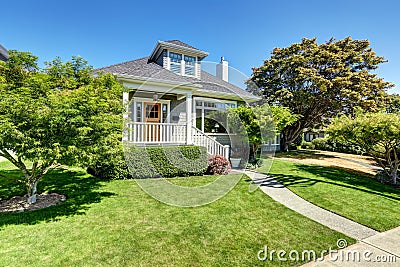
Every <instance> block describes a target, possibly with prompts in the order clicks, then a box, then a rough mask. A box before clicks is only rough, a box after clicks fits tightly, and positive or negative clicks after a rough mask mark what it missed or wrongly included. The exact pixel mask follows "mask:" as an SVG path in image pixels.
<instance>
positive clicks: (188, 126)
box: [186, 92, 193, 145]
mask: <svg viewBox="0 0 400 267" xmlns="http://www.w3.org/2000/svg"><path fill="white" fill-rule="evenodd" d="M192 102H193V97H192V93H191V92H190V93H187V94H186V144H188V145H191V144H193V141H192Z"/></svg>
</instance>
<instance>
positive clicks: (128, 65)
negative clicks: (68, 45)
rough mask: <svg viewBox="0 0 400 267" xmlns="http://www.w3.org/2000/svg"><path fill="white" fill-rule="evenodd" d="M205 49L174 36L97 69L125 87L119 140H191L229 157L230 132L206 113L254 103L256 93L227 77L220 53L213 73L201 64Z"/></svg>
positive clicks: (143, 142)
mask: <svg viewBox="0 0 400 267" xmlns="http://www.w3.org/2000/svg"><path fill="white" fill-rule="evenodd" d="M207 56H208V53H207V52H205V51H202V50H199V49H197V48H195V47H193V46H190V45H188V44H185V43H183V42H181V41H179V40H171V41H158V42H157V44H156V46H155V48H154V49H153V51H152V53H151V55H150V56H149V57H144V58H140V59H137V60H132V61H128V62H124V63H120V64H115V65H112V66H108V67H104V68H100V69H98V71H100V72H107V73H111V74H113V75H114V76H116V78H117V79H118V80H119V81H121V82H122V83H123V85H124V86H125V87H127V88H129V92H125V93H124V96H123V101H124V103H129V106H128V110H127V114H126V115H125V118H127V119H128V121H129V123H128V125H127V126H128V127H127V128H128V129H129V130H127V131H125V134H124V137H123V141H125V142H129V143H132V144H137V145H164V144H169V145H180V144H194V145H201V146H205V147H207V150H208V152H209V153H210V154H221V155H224V156H225V157H227V158H228V157H229V145H230V143H229V140H230V136H229V134H227V133H226V131H225V129H223V127H221V125H220V124H218V123H216V122H215V121H210V119H209V118H207V114H208V113H210V112H212V111H215V110H224V109H227V108H229V107H237V106H238V105H240V104H244V103H246V102H255V101H257V100H259V98H258V97H256V96H254V95H252V94H251V93H249V92H247V91H245V90H243V89H241V88H239V87H237V86H235V85H233V84H231V83H229V82H228V78H229V76H228V75H229V73H228V62H227V61H225V60H224V59H223V58H221V62H220V64H218V65H217V66H216V76H217V77H216V76H214V75H211V74H210V73H207V72H206V71H204V70H202V69H201V61H202V60H203V59H204V58H205V57H207Z"/></svg>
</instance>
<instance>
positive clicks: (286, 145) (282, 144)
mask: <svg viewBox="0 0 400 267" xmlns="http://www.w3.org/2000/svg"><path fill="white" fill-rule="evenodd" d="M279 145H280V148H279V150H280V151H281V152H288V151H289V145H290V143H289V142H288V141H287V137H286V135H285V134H282V136H281V140H280V144H279Z"/></svg>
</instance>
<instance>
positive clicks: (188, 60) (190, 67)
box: [184, 56, 196, 76]
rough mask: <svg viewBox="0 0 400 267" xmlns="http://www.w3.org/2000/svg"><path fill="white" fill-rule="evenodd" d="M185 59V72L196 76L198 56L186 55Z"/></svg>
mask: <svg viewBox="0 0 400 267" xmlns="http://www.w3.org/2000/svg"><path fill="white" fill-rule="evenodd" d="M184 59H185V74H186V75H190V76H194V74H195V63H196V58H195V57H190V56H184Z"/></svg>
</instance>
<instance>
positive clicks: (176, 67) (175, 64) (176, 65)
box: [169, 52, 182, 74]
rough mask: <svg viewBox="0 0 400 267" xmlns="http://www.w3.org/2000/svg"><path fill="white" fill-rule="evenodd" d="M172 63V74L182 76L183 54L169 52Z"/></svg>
mask: <svg viewBox="0 0 400 267" xmlns="http://www.w3.org/2000/svg"><path fill="white" fill-rule="evenodd" d="M169 58H170V59H171V61H170V70H171V71H172V72H175V73H178V74H181V61H182V54H177V53H173V52H169Z"/></svg>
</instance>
